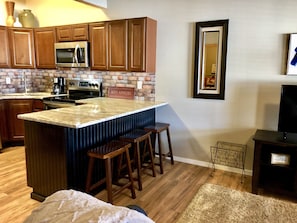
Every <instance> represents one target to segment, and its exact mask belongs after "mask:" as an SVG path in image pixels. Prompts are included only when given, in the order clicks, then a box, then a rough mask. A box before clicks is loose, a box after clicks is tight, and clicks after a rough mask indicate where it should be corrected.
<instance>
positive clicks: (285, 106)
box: [278, 85, 297, 138]
mask: <svg viewBox="0 0 297 223" xmlns="http://www.w3.org/2000/svg"><path fill="white" fill-rule="evenodd" d="M278 131H279V132H283V133H284V138H285V136H286V134H287V133H297V85H282V88H281V99H280V106H279V117H278Z"/></svg>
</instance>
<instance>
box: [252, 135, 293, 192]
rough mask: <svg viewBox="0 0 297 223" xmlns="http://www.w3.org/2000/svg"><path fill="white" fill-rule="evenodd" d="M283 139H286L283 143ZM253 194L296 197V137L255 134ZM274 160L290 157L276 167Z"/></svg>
mask: <svg viewBox="0 0 297 223" xmlns="http://www.w3.org/2000/svg"><path fill="white" fill-rule="evenodd" d="M285 138H286V139H285ZM253 139H254V141H255V149H254V164H253V176H252V193H254V194H257V193H258V189H260V188H261V189H263V190H264V192H265V191H267V192H268V191H269V192H272V193H278V194H282V195H288V196H294V197H297V134H294V133H287V134H286V135H285V133H284V132H277V131H268V130H257V131H256V133H255V135H254V138H253ZM273 157H278V158H280V160H282V158H284V157H285V158H286V157H289V161H288V163H283V161H281V162H280V163H275V161H273Z"/></svg>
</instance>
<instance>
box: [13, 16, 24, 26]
mask: <svg viewBox="0 0 297 223" xmlns="http://www.w3.org/2000/svg"><path fill="white" fill-rule="evenodd" d="M13 26H14V27H23V25H22V23H20V20H19V17H16V18H15V22H14V24H13Z"/></svg>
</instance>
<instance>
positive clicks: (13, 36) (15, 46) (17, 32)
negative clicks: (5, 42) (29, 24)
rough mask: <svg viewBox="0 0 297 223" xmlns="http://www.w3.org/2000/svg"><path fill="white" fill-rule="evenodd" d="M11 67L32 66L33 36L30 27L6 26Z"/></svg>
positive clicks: (33, 65) (33, 59) (33, 61)
mask: <svg viewBox="0 0 297 223" xmlns="http://www.w3.org/2000/svg"><path fill="white" fill-rule="evenodd" d="M8 34H9V35H8V36H9V45H10V56H11V67H13V68H34V67H35V55H34V38H33V29H31V28H8Z"/></svg>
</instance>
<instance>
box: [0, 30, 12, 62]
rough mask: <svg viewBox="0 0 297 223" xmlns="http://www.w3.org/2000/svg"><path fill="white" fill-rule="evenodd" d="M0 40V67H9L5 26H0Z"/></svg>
mask: <svg viewBox="0 0 297 223" xmlns="http://www.w3.org/2000/svg"><path fill="white" fill-rule="evenodd" d="M0 42H1V44H0V67H3V68H6V67H10V54H9V47H8V33H7V28H6V27H5V26H0Z"/></svg>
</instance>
